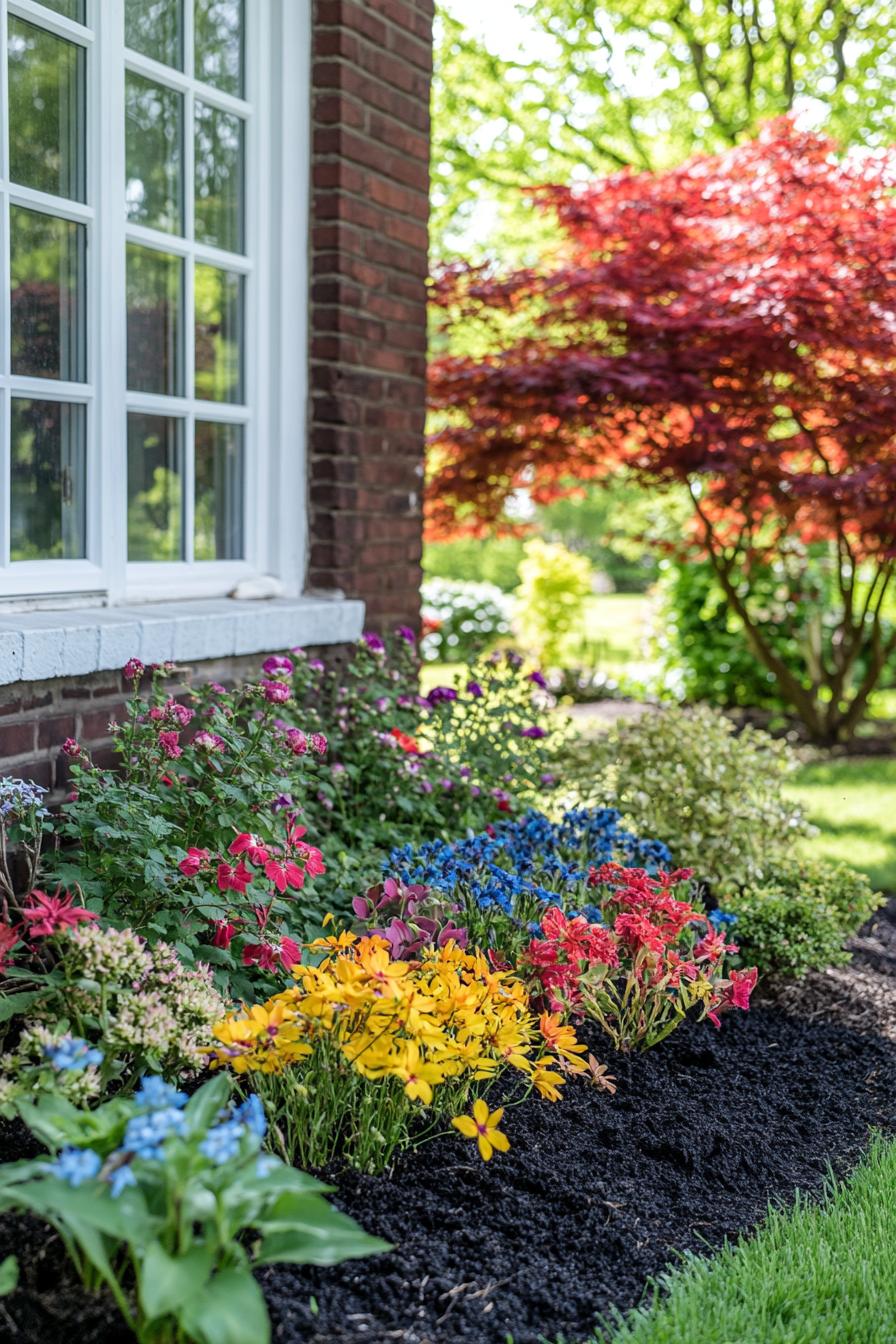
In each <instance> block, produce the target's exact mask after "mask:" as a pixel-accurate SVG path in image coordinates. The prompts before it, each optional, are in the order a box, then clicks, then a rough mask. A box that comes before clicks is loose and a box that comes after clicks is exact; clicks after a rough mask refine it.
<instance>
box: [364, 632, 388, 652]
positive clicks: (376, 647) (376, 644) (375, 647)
mask: <svg viewBox="0 0 896 1344" xmlns="http://www.w3.org/2000/svg"><path fill="white" fill-rule="evenodd" d="M361 638H362V639H363V640H364V643H365V644H366V645H367V647H368V649H369V650H370V652H371V653H385V651H386V646H385V644H384V643H383V641H382V640H381V639H380V637H379V635H376V634H374V632H373V631H372V630H365V631H364V634H363V635H362V636H361Z"/></svg>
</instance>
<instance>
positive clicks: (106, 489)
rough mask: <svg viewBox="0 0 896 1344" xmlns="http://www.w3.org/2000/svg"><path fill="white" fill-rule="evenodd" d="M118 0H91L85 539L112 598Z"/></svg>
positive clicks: (118, 258) (118, 351) (118, 508)
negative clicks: (90, 398) (90, 355)
mask: <svg viewBox="0 0 896 1344" xmlns="http://www.w3.org/2000/svg"><path fill="white" fill-rule="evenodd" d="M124 2H125V0H91V3H92V8H93V10H94V19H95V21H98V20H100V19H101V22H97V28H96V36H97V41H96V44H95V45H96V58H95V60H96V71H95V73H96V78H95V80H94V84H95V89H94V99H95V101H94V108H95V112H96V116H97V122H98V127H97V135H96V138H95V144H96V163H95V172H94V175H93V184H94V189H95V192H96V194H95V196H94V198H93V199H94V204H95V206H96V220H95V223H94V248H93V253H94V257H93V266H92V268H91V275H92V276H93V278H94V303H93V304H92V306H91V312H92V314H93V315H94V321H93V326H94V332H93V336H94V339H93V343H92V350H93V352H94V375H93V376H94V378H95V386H96V394H97V397H96V407H95V411H94V417H93V418H94V421H95V423H96V428H97V435H96V439H95V442H94V449H95V451H94V454H93V466H94V471H95V473H96V474H95V478H94V479H95V488H94V489H93V491H92V493H91V498H92V499H93V500H94V501H95V505H96V506H95V507H94V509H93V510H92V517H93V528H96V529H99V534H98V535H96V534H94V532H93V528H92V529H91V540H92V541H93V543H94V544H95V545H96V546H97V548H98V551H99V554H100V555H101V564H102V567H103V570H104V573H105V575H106V581H107V584H108V590H109V600H110V601H111V602H113V603H114V602H117V601H120V600H121V599H122V598H123V597H124V593H125V566H126V563H127V410H126V402H125V384H126V378H127V299H126V292H127V291H126V282H125V212H124V182H125V174H124V163H125V151H124V133H125V121H124Z"/></svg>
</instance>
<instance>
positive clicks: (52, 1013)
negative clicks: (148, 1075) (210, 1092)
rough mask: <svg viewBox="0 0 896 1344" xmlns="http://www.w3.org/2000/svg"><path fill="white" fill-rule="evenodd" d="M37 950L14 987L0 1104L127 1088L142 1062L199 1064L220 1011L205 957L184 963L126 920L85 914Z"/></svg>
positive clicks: (193, 1069)
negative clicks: (105, 923)
mask: <svg viewBox="0 0 896 1344" xmlns="http://www.w3.org/2000/svg"><path fill="white" fill-rule="evenodd" d="M43 951H44V955H45V956H47V957H48V958H49V957H52V956H55V958H56V960H55V964H54V965H53V967H52V970H50V972H49V973H48V974H47V975H46V976H45V977H42V978H41V979H40V981H39V983H38V985H37V987H36V988H32V989H31V990H30V991H26V992H24V993H20V994H19V995H17V996H16V1008H17V1010H18V1011H19V1012H22V1013H24V1014H25V1018H24V1021H23V1022H22V1023H21V1027H20V1030H19V1034H18V1038H17V1040H16V1042H15V1045H14V1047H13V1048H12V1049H11V1050H9V1051H7V1053H6V1054H5V1055H4V1056H2V1057H0V1073H2V1080H0V1109H3V1110H5V1111H6V1112H7V1113H8V1112H9V1111H10V1110H11V1109H13V1108H14V1106H15V1104H16V1103H17V1102H18V1101H19V1100H20V1099H23V1098H24V1099H27V1098H29V1097H32V1096H34V1095H35V1094H37V1093H40V1092H45V1091H54V1092H58V1093H60V1094H61V1095H62V1096H64V1097H66V1098H68V1100H69V1101H72V1102H74V1103H75V1104H77V1105H84V1104H86V1103H89V1102H91V1101H94V1100H96V1099H98V1098H100V1097H101V1096H102V1095H103V1094H104V1093H105V1092H106V1091H107V1089H108V1087H109V1084H110V1083H111V1082H113V1081H115V1082H116V1083H117V1084H118V1085H119V1086H120V1087H121V1088H123V1089H124V1090H125V1091H126V1090H128V1088H129V1087H130V1086H132V1085H133V1084H134V1083H135V1082H136V1079H137V1078H138V1077H139V1076H140V1075H141V1073H143V1072H145V1071H146V1070H147V1069H151V1070H153V1071H157V1072H159V1073H161V1074H163V1075H165V1076H166V1077H169V1078H174V1077H182V1076H184V1075H190V1074H195V1073H197V1072H199V1071H200V1070H201V1069H202V1067H203V1065H204V1063H205V1059H206V1053H205V1052H206V1050H207V1048H208V1045H209V1042H210V1039H211V1028H212V1026H213V1025H214V1023H215V1022H218V1021H220V1019H221V1018H222V1017H223V1015H224V1013H225V1012H226V1008H225V1004H224V1000H223V999H222V997H221V995H220V994H219V993H218V991H217V989H216V988H215V986H214V984H213V982H212V973H211V970H210V968H209V967H208V966H206V965H204V964H202V963H197V964H195V965H192V966H187V965H185V964H184V963H183V962H182V961H181V960H180V958H179V957H178V955H177V953H176V951H175V950H174V948H173V947H170V946H169V945H168V944H167V943H156V944H155V945H154V946H151V945H150V944H148V943H147V942H145V941H144V939H143V938H141V937H140V936H139V935H138V934H136V933H134V932H133V930H132V929H112V928H107V929H104V928H101V927H100V926H99V925H98V924H96V923H87V922H84V923H80V924H78V925H77V926H76V927H73V928H67V929H63V930H61V931H59V932H57V933H56V934H55V935H54V936H52V937H50V938H47V939H46V940H45V942H44V943H43Z"/></svg>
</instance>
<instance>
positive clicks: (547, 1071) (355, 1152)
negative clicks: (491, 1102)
mask: <svg viewBox="0 0 896 1344" xmlns="http://www.w3.org/2000/svg"><path fill="white" fill-rule="evenodd" d="M307 950H308V952H309V953H310V954H311V956H312V958H313V957H314V956H317V957H320V956H321V954H323V959H322V960H321V961H320V963H319V965H316V966H315V965H311V964H306V963H303V964H301V965H297V966H296V967H295V977H296V981H295V984H294V985H293V986H292V987H291V988H289V989H286V990H284V991H283V992H282V993H280V994H276V995H274V996H273V997H272V998H271V999H269V1000H268V1001H267V1002H266V1003H264V1004H255V1005H254V1006H252V1007H251V1008H249V1009H246V1008H245V1007H244V1008H242V1009H240V1010H238V1011H236V1012H234V1013H232V1014H231V1015H230V1016H229V1017H228V1018H227V1019H225V1021H223V1022H222V1023H221V1024H220V1025H219V1026H218V1027H217V1029H216V1031H215V1035H216V1038H217V1041H218V1043H219V1044H218V1049H217V1053H216V1058H217V1063H218V1064H219V1065H222V1066H225V1065H226V1066H229V1067H230V1068H231V1069H233V1070H234V1071H235V1072H236V1073H237V1074H239V1075H240V1076H241V1077H242V1078H248V1079H250V1080H251V1083H252V1087H253V1089H255V1090H256V1091H257V1092H258V1093H259V1094H260V1095H261V1096H263V1097H264V1098H265V1100H266V1101H267V1102H268V1104H269V1106H270V1108H271V1111H272V1113H273V1114H275V1115H276V1117H277V1128H278V1132H279V1134H280V1135H281V1136H282V1142H283V1146H284V1151H285V1154H286V1155H287V1156H288V1158H289V1160H290V1161H297V1162H300V1163H301V1164H302V1165H305V1166H315V1167H318V1166H323V1165H325V1164H326V1163H327V1162H330V1161H331V1160H333V1159H334V1158H339V1159H341V1160H343V1161H345V1162H348V1163H349V1164H351V1165H352V1166H355V1167H358V1168H360V1169H361V1170H363V1171H369V1172H377V1171H382V1170H384V1169H385V1168H386V1167H387V1166H388V1164H389V1162H390V1161H391V1159H392V1157H393V1156H394V1154H395V1153H396V1151H398V1150H399V1149H400V1148H402V1147H404V1146H406V1145H407V1144H408V1143H410V1142H411V1141H412V1138H413V1136H414V1131H415V1129H416V1130H417V1131H419V1129H420V1125H421V1122H422V1123H423V1124H424V1125H425V1124H426V1123H427V1122H429V1130H428V1131H427V1130H426V1129H424V1131H423V1133H424V1136H425V1133H426V1132H432V1130H433V1123H434V1122H440V1121H441V1122H442V1123H444V1122H446V1121H447V1120H448V1119H456V1118H458V1117H457V1115H456V1112H459V1111H464V1110H465V1109H466V1108H467V1106H468V1105H469V1104H470V1103H471V1101H475V1102H476V1103H477V1104H479V1109H480V1110H481V1106H482V1105H484V1104H485V1103H484V1099H483V1097H482V1096H481V1094H482V1093H483V1091H484V1090H485V1089H486V1088H487V1087H488V1085H489V1083H490V1082H491V1081H493V1080H494V1079H495V1078H496V1077H497V1076H498V1075H499V1074H500V1073H501V1072H502V1071H503V1070H505V1069H511V1070H515V1071H516V1073H517V1074H518V1075H519V1076H520V1079H521V1080H522V1082H523V1083H524V1085H525V1086H524V1094H525V1093H528V1092H529V1091H531V1090H532V1089H534V1090H535V1091H537V1092H538V1093H540V1094H541V1095H542V1096H544V1097H547V1098H549V1099H550V1100H552V1101H556V1100H557V1099H558V1098H559V1096H560V1092H559V1089H560V1087H561V1085H562V1083H563V1081H564V1074H565V1073H566V1072H584V1071H585V1069H586V1066H585V1065H584V1064H582V1063H581V1062H580V1060H579V1055H580V1054H581V1053H582V1052H583V1051H584V1049H585V1047H584V1046H581V1045H579V1044H578V1043H577V1042H576V1039H575V1034H574V1032H573V1029H572V1028H571V1027H569V1026H564V1025H563V1024H562V1023H561V1020H560V1016H559V1014H554V1015H552V1014H549V1013H546V1014H543V1015H542V1016H541V1018H539V1017H538V1015H537V1014H536V1013H535V1012H533V1010H532V1008H531V1007H530V1004H529V997H528V994H527V992H526V988H525V986H524V984H523V982H522V980H520V979H519V978H518V977H517V976H516V975H514V974H513V973H512V972H511V971H510V970H509V969H504V970H498V969H495V968H494V967H492V966H490V964H489V962H488V961H487V960H486V958H485V956H484V955H483V954H482V953H481V952H479V951H475V952H467V951H465V950H463V949H462V948H460V947H459V946H458V945H457V943H456V942H455V941H454V940H449V941H448V942H447V943H445V944H444V945H443V946H441V947H435V946H432V945H430V946H426V947H421V948H419V949H417V950H416V952H415V960H414V961H406V960H403V959H401V958H400V957H399V958H393V955H392V953H393V948H392V947H391V945H390V944H389V943H388V942H387V941H386V940H385V939H384V938H381V937H379V936H369V937H364V938H358V937H357V936H356V935H355V934H352V933H348V932H343V933H340V934H339V935H338V936H332V937H328V938H323V939H319V940H316V941H315V942H313V943H311V944H310V946H309V948H308V949H307ZM474 1114H475V1113H474ZM486 1114H487V1117H488V1124H489V1125H490V1126H491V1127H492V1129H493V1130H494V1128H495V1127H496V1126H497V1125H498V1124H499V1122H500V1119H501V1112H500V1111H498V1112H488V1108H487V1107H486ZM496 1115H497V1119H496V1118H495V1116H496ZM465 1123H466V1122H465ZM459 1128H461V1132H463V1133H466V1129H465V1128H464V1127H463V1126H459ZM471 1137H474V1136H471ZM502 1145H503V1146H505V1147H506V1139H505V1138H504V1136H503V1135H502V1136H501V1139H500V1140H499V1141H498V1142H492V1144H491V1146H492V1147H493V1148H501V1147H502ZM480 1151H482V1150H481V1149H480ZM482 1155H483V1157H490V1156H491V1151H489V1152H488V1153H485V1152H483V1154H482Z"/></svg>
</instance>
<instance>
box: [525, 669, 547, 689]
mask: <svg viewBox="0 0 896 1344" xmlns="http://www.w3.org/2000/svg"><path fill="white" fill-rule="evenodd" d="M529 680H530V681H531V682H533V683H534V684H535V685H536V686H540V687H541V689H542V690H543V691H546V690H547V688H548V683H547V682H546V681H545V678H544V673H543V672H537V671H536V672H530V673H529Z"/></svg>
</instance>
